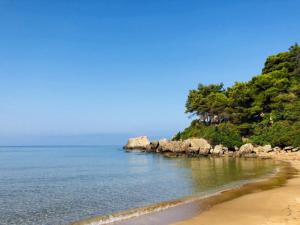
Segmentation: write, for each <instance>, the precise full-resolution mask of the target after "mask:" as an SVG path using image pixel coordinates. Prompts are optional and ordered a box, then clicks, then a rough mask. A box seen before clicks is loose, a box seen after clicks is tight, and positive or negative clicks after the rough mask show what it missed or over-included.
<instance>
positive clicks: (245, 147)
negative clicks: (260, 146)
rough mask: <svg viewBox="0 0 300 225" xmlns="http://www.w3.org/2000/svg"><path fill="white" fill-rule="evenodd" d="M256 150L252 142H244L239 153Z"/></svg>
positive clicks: (248, 152)
mask: <svg viewBox="0 0 300 225" xmlns="http://www.w3.org/2000/svg"><path fill="white" fill-rule="evenodd" d="M253 152H254V147H253V145H252V144H250V143H248V144H244V145H242V146H241V147H240V149H239V151H238V155H246V154H250V153H253Z"/></svg>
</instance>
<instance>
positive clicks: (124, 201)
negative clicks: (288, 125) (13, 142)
mask: <svg viewBox="0 0 300 225" xmlns="http://www.w3.org/2000/svg"><path fill="white" fill-rule="evenodd" d="M0 160H1V161H0V162H1V163H0V224H1V225H6V224H9V225H14V224H18V225H22V224H34V225H43V224H49V225H50V224H51V225H56V224H67V223H69V222H71V221H76V220H80V219H84V218H87V217H91V216H95V215H104V214H110V213H113V212H117V211H121V210H126V209H130V208H134V207H141V206H146V205H148V204H152V203H159V202H161V201H168V200H172V199H177V198H181V197H184V196H189V195H194V194H200V195H201V194H203V195H204V194H206V193H209V192H212V191H215V190H218V189H220V188H223V187H224V186H230V185H233V184H236V183H237V182H240V181H244V180H248V179H252V178H256V177H259V176H262V175H265V174H267V173H270V172H272V171H273V169H274V163H273V162H272V161H268V160H264V161H262V160H254V159H248V160H242V159H239V160H235V159H226V158H214V159H212V158H201V159H191V158H166V157H163V156H161V155H159V154H146V153H139V152H131V153H126V152H124V151H123V150H122V148H121V147H119V146H93V147H91V146H89V147H82V146H80V147H79V146H77V147H0Z"/></svg>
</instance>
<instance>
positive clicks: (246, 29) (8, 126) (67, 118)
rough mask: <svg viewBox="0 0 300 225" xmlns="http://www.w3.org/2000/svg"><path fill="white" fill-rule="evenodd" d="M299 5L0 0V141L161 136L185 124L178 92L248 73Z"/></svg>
mask: <svg viewBox="0 0 300 225" xmlns="http://www.w3.org/2000/svg"><path fill="white" fill-rule="evenodd" d="M299 9H300V1H298V0H272V1H271V0H265V1H261V0H253V1H246V0H245V1H242V0H240V1H234V0H231V1H230V0H228V1H221V0H220V1H201V0H198V1H178V0H172V1H165V0H159V1H158V0H152V1H140V0H114V1H104V0H102V1H69V0H68V1H66V0H64V1H63V0H60V1H54V0H53V1H31V0H27V1H21V0H20V1H17V0H15V1H12V0H10V1H9V0H1V1H0V78H1V82H0V102H1V108H0V144H49V143H50V144H56V143H58V144H101V143H105V144H106V143H109V144H110V143H118V144H119V143H122V142H124V140H125V138H127V137H128V136H132V135H139V134H146V135H149V136H157V137H162V136H167V137H169V136H170V135H172V134H174V133H175V132H177V131H179V130H181V129H183V128H184V127H186V126H187V125H188V124H189V123H190V120H189V119H188V118H187V115H186V114H185V113H184V104H185V100H186V96H187V94H188V90H189V89H192V88H195V87H196V86H197V84H198V83H199V82H201V83H205V84H208V83H219V82H224V83H225V85H227V86H228V85H231V84H233V83H234V81H245V80H248V79H249V78H250V77H252V76H253V75H256V74H259V73H260V71H261V68H262V66H263V63H264V60H265V58H266V57H267V56H268V55H271V54H274V53H277V52H280V51H284V50H286V49H288V47H289V46H290V45H292V44H293V43H295V42H299V40H300V29H299V27H300V13H299ZM64 137H65V138H64ZM79 137H80V138H79ZM87 137H88V138H87ZM108 137H109V138H108Z"/></svg>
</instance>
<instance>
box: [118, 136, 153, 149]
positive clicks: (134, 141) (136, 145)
mask: <svg viewBox="0 0 300 225" xmlns="http://www.w3.org/2000/svg"><path fill="white" fill-rule="evenodd" d="M149 144H150V141H149V139H148V137H147V136H141V137H135V138H129V139H128V142H127V144H126V145H125V146H124V149H146V148H147V146H148V145H149Z"/></svg>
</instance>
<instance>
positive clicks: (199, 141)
mask: <svg viewBox="0 0 300 225" xmlns="http://www.w3.org/2000/svg"><path fill="white" fill-rule="evenodd" d="M184 142H185V143H186V144H187V145H188V146H189V147H188V149H187V152H189V153H199V154H200V155H208V154H209V151H210V149H211V145H210V144H209V143H208V141H207V140H205V139H203V138H190V139H187V140H185V141H184Z"/></svg>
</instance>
